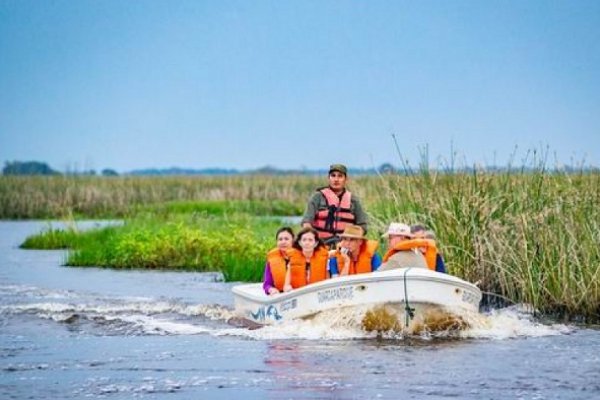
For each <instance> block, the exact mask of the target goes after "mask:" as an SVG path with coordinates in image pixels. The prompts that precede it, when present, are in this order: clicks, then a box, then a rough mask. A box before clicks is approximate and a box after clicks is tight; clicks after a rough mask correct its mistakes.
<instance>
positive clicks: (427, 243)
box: [383, 239, 437, 271]
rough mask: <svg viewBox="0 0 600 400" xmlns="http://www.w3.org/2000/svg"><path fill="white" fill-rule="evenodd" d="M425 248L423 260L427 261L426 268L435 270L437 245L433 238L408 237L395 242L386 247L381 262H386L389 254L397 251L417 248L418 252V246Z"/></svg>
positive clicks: (391, 254)
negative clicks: (389, 247)
mask: <svg viewBox="0 0 600 400" xmlns="http://www.w3.org/2000/svg"><path fill="white" fill-rule="evenodd" d="M421 247H423V248H425V254H424V256H425V261H426V262H427V268H429V269H430V270H432V271H435V259H436V257H437V247H436V245H435V240H432V239H410V240H403V241H401V242H400V243H396V245H395V246H394V247H392V248H391V249H388V251H387V253H385V256H383V262H386V261H387V260H388V259H389V258H390V257H391V256H393V255H394V254H396V253H397V252H399V251H410V250H415V249H416V250H417V251H419V252H420V248H421Z"/></svg>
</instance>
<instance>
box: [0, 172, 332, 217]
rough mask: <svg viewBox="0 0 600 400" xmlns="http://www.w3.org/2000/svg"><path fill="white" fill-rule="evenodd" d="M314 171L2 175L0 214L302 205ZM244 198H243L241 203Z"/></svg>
mask: <svg viewBox="0 0 600 400" xmlns="http://www.w3.org/2000/svg"><path fill="white" fill-rule="evenodd" d="M322 184H323V179H319V178H315V177H304V176H303V177H294V178H291V179H290V178H286V177H278V176H273V177H271V176H231V177H81V176H79V177H78V176H50V177H15V176H0V219H28V218H29V219H31V218H65V217H67V218H69V217H72V216H75V217H87V218H115V217H123V216H127V215H130V214H131V213H133V212H135V211H136V209H137V208H139V207H141V206H147V205H156V204H161V203H165V202H198V201H223V200H226V201H234V200H238V201H244V202H245V201H250V200H257V201H278V202H286V203H289V204H293V205H294V207H295V208H296V209H297V208H303V207H304V202H305V201H306V199H307V198H308V196H309V194H310V193H311V192H312V191H314V189H315V187H316V186H318V185H322ZM238 204H240V203H238Z"/></svg>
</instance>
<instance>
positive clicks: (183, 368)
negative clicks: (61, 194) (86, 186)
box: [0, 222, 600, 399]
mask: <svg viewBox="0 0 600 400" xmlns="http://www.w3.org/2000/svg"><path fill="white" fill-rule="evenodd" d="M94 224H95V223H93V222H90V223H87V224H84V225H82V227H90V226H94ZM46 226H47V223H42V222H0V360H1V375H0V398H2V399H11V398H15V399H21V398H28V399H49V398H56V399H70V398H73V399H79V398H115V399H116V398H148V399H154V398H156V399H158V398H160V399H162V398H173V399H176V398H177V399H187V398H207V399H208V398H210V399H221V398H222V399H229V398H242V397H243V398H248V399H269V398H273V399H282V398H286V399H287V398H297V399H320V398H335V399H372V398H415V399H420V398H427V399H438V398H439V399H443V398H461V399H462V398H469V399H484V398H485V399H506V398H510V399H512V398H520V399H598V398H600V331H598V330H595V329H591V328H581V327H575V326H572V325H563V324H549V323H545V324H542V323H540V322H538V321H535V320H534V319H533V318H531V316H529V315H528V314H525V313H523V312H521V311H520V308H519V307H512V308H508V309H504V310H496V311H494V312H490V313H486V314H485V315H482V316H481V317H480V318H479V319H478V321H476V323H475V324H473V326H472V327H471V328H470V329H468V330H465V331H461V332H459V333H456V332H454V333H452V334H450V333H448V334H447V335H445V334H443V333H442V334H438V335H420V336H413V337H400V336H397V335H393V334H390V335H384V336H383V337H380V338H377V337H376V335H374V334H373V333H368V332H365V331H363V330H362V329H361V326H360V324H359V323H356V321H353V320H352V317H351V315H349V314H347V313H343V312H342V313H338V314H337V315H328V316H323V317H320V318H319V317H317V318H315V319H313V320H311V321H299V322H292V323H288V324H285V325H281V326H275V327H266V328H262V329H256V330H249V329H247V328H244V327H239V326H236V325H235V324H232V323H231V319H232V317H234V314H233V311H232V296H231V292H230V289H231V286H232V285H231V284H228V283H224V282H222V281H221V280H220V276H219V275H216V274H201V273H178V272H161V271H114V270H108V269H99V268H70V267H62V266H61V264H62V263H63V261H64V257H65V253H64V252H62V251H32V250H20V249H18V248H17V246H18V245H19V244H20V243H21V242H22V241H23V240H24V238H25V237H26V236H27V235H29V234H32V233H36V232H39V231H40V230H41V229H43V228H44V227H46Z"/></svg>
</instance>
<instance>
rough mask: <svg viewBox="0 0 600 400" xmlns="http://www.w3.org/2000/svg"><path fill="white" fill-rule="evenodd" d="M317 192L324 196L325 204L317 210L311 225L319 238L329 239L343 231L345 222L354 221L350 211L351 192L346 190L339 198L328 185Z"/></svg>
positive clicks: (350, 222)
mask: <svg viewBox="0 0 600 400" xmlns="http://www.w3.org/2000/svg"><path fill="white" fill-rule="evenodd" d="M319 192H321V194H323V196H324V197H325V201H326V203H327V206H326V207H325V208H320V209H319V210H317V215H315V220H314V221H313V223H312V226H313V228H315V229H316V230H317V232H318V233H319V238H321V239H329V238H330V237H332V236H334V235H337V234H340V233H342V232H344V228H345V227H346V225H347V224H353V223H354V220H355V217H354V214H352V212H351V211H350V205H351V200H352V193H350V192H349V191H347V190H346V191H344V193H343V194H342V197H341V198H340V197H338V195H337V194H335V192H334V191H333V190H331V189H330V188H328V187H327V188H323V189H320V190H319Z"/></svg>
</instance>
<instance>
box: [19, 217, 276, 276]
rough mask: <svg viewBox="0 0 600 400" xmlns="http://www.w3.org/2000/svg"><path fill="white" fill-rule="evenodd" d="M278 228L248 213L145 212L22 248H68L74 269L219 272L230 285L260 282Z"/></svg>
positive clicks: (46, 236)
mask: <svg viewBox="0 0 600 400" xmlns="http://www.w3.org/2000/svg"><path fill="white" fill-rule="evenodd" d="M279 225H280V222H279V221H278V220H273V219H265V218H259V217H252V216H248V215H244V214H236V215H229V216H224V217H223V216H222V217H220V216H201V217H200V216H196V215H174V216H173V215H172V216H168V217H166V218H160V217H157V216H156V215H152V214H143V215H140V216H138V217H136V218H132V219H129V220H127V221H126V223H125V224H124V225H123V226H110V227H105V228H101V229H94V230H90V231H82V232H77V231H75V230H73V229H70V230H64V231H61V230H57V229H51V230H47V231H44V232H42V233H40V234H38V235H34V236H30V237H29V238H27V239H26V241H25V243H24V244H23V247H26V248H44V249H50V248H55V249H61V248H69V249H70V250H69V253H68V256H67V261H66V265H69V266H98V267H111V268H118V269H130V268H145V269H176V270H188V271H219V272H222V273H223V275H224V277H225V279H226V280H227V281H251V282H257V281H260V280H261V278H262V274H263V270H264V263H265V254H266V252H267V251H268V249H269V248H271V247H273V245H274V243H273V235H274V232H275V231H276V230H277V228H278V227H279Z"/></svg>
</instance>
